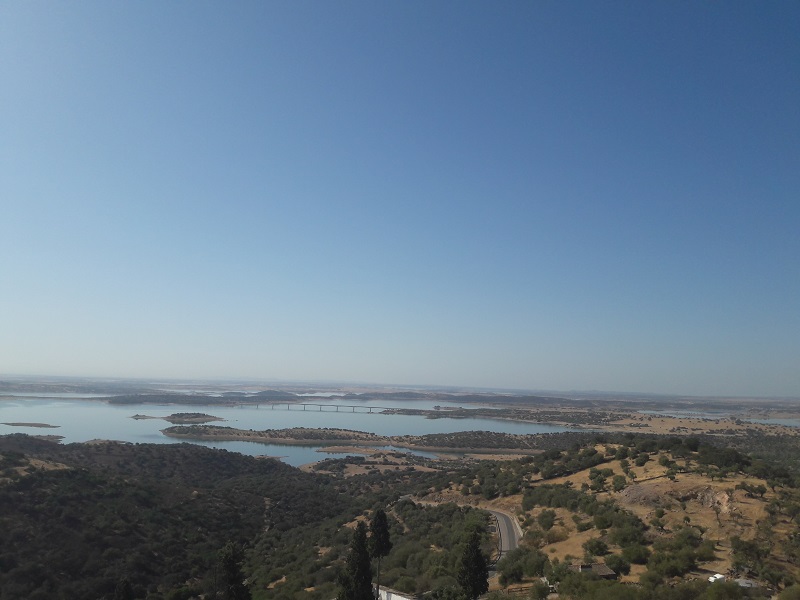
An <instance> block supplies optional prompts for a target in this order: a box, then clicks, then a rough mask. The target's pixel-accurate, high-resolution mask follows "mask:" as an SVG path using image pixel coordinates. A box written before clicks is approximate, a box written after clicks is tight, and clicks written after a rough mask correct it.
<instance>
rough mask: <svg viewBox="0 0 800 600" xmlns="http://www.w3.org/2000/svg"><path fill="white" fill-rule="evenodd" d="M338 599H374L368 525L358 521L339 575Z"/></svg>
mask: <svg viewBox="0 0 800 600" xmlns="http://www.w3.org/2000/svg"><path fill="white" fill-rule="evenodd" d="M336 599H337V600H373V596H372V565H371V564H370V560H369V548H368V547H367V527H366V525H364V523H363V522H362V521H359V522H358V525H357V526H356V530H355V531H354V532H353V539H352V541H351V542H350V553H349V554H348V555H347V563H346V565H345V570H344V571H343V572H342V573H341V575H340V576H339V594H338V595H337V596H336Z"/></svg>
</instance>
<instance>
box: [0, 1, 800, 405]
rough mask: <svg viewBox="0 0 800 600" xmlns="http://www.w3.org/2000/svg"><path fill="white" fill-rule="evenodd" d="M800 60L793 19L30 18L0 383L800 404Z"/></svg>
mask: <svg viewBox="0 0 800 600" xmlns="http://www.w3.org/2000/svg"><path fill="white" fill-rule="evenodd" d="M799 69H800V4H797V3H767V4H743V3H739V4H726V5H722V4H692V3H674V2H655V3H647V4H631V3H603V4H597V3H592V2H575V3H566V4H564V3H531V4H519V3H511V4H499V5H498V4H495V3H488V2H486V3H481V2H460V3H451V2H440V3H432V4H431V3H423V2H414V1H412V2H389V3H383V4H379V5H370V4H364V3H357V2H346V1H345V2H337V3H332V4H324V3H316V4H306V3H293V2H292V3H238V4H233V5H230V4H225V5H222V4H214V3H211V4H198V3H189V2H175V3H171V4H163V3H156V2H153V1H143V2H137V3H123V4H107V3H102V2H91V1H90V2H84V3H72V4H61V5H50V4H37V3H22V2H18V3H4V4H3V5H2V6H0V76H1V77H2V80H3V82H4V86H3V90H2V92H0V137H2V139H3V142H4V143H3V144H2V145H0V163H2V165H3V168H2V170H0V197H2V198H3V201H2V208H3V210H2V218H0V289H2V293H0V314H2V315H3V318H2V327H0V336H2V337H1V338H0V339H1V341H0V369H2V370H3V371H6V372H9V373H10V372H16V373H31V374H33V373H52V374H54V375H64V376H69V375H75V376H84V377H85V376H95V377H115V378H116V377H121V378H130V377H137V378H176V379H200V378H206V379H207V378H212V377H213V378H219V377H225V378H234V379H236V378H252V379H276V380H327V381H366V382H401V383H399V384H394V385H421V386H446V387H466V388H485V389H520V390H633V391H632V392H631V393H642V394H645V393H647V394H665V395H691V396H716V397H719V396H736V397H792V398H794V397H800V310H798V307H800V271H799V270H798V265H800V235H798V231H800V201H798V200H800V111H798V108H797V107H798V106H800V78H798V76H797V73H798V70H799ZM402 382H417V383H405V384H403V383H402ZM384 385H388V384H384Z"/></svg>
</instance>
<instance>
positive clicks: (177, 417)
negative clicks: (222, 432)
mask: <svg viewBox="0 0 800 600" xmlns="http://www.w3.org/2000/svg"><path fill="white" fill-rule="evenodd" d="M131 419H137V420H139V419H163V420H164V421H168V422H170V423H172V424H173V425H199V424H202V423H211V422H212V421H224V420H225V419H223V418H222V417H215V416H213V415H207V414H205V413H174V414H171V415H170V416H168V417H152V416H150V415H138V414H137V415H133V416H132V417H131Z"/></svg>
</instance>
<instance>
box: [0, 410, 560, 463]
mask: <svg viewBox="0 0 800 600" xmlns="http://www.w3.org/2000/svg"><path fill="white" fill-rule="evenodd" d="M82 398H84V399H67V398H64V397H58V398H53V397H44V396H42V395H38V396H37V397H33V396H25V397H23V395H22V394H15V395H14V397H13V398H11V397H10V398H6V399H3V400H0V422H4V423H13V422H25V423H47V424H49V425H58V429H43V428H39V427H11V426H8V425H0V435H2V434H8V433H28V434H31V435H43V434H53V435H61V436H64V439H63V443H71V442H85V441H88V440H93V439H109V440H120V441H125V442H133V443H157V444H166V443H177V441H176V440H175V439H173V438H168V437H166V436H164V435H163V434H162V433H161V430H162V429H164V428H166V427H169V426H170V423H168V422H166V421H163V420H161V419H141V420H138V419H132V418H131V417H132V416H133V415H135V414H143V415H148V416H153V417H166V416H169V415H171V414H173V413H180V412H200V413H205V414H209V415H213V416H215V417H221V418H223V419H225V421H224V422H215V423H213V424H218V425H225V426H229V427H236V428H240V429H255V430H262V429H284V428H289V427H315V428H322V427H335V428H341V429H355V430H358V431H369V432H372V433H376V434H378V435H387V436H388V435H422V434H426V433H455V432H457V431H473V430H475V431H479V430H484V431H498V432H504V433H523V434H524V433H555V432H559V431H568V428H565V427H558V426H553V425H539V424H532V423H515V422H512V421H500V420H494V419H426V418H425V417H422V416H409V415H384V414H381V413H380V412H373V413H367V412H363V411H364V409H365V408H367V407H373V408H379V407H387V406H390V404H387V403H385V402H378V401H361V402H359V401H355V402H354V401H352V400H350V399H348V401H347V402H346V403H347V404H350V405H356V406H358V407H359V408H357V409H356V410H357V411H359V410H360V411H362V412H348V411H352V409H344V408H341V409H340V410H339V412H335V406H334V405H336V404H342V403H343V402H341V401H337V400H335V399H324V398H314V399H313V402H314V403H316V404H320V405H322V406H321V407H311V406H309V407H307V408H306V410H303V408H302V407H298V406H292V407H291V409H290V410H287V407H286V405H285V404H284V405H282V406H281V405H277V406H275V407H274V408H273V407H272V406H271V405H260V406H250V405H245V406H225V407H215V406H193V405H158V404H127V405H114V404H108V403H106V402H104V401H102V400H89V399H86V398H88V396H86V395H84V396H82ZM435 404H438V405H440V406H447V404H446V403H443V402H427V401H407V402H402V403H397V404H394V406H402V407H403V408H417V409H431V408H433V406H434V405H435ZM181 441H183V440H181ZM192 443H197V444H200V445H203V446H208V447H212V448H224V449H226V450H229V451H233V452H241V453H242V454H249V455H252V456H261V455H266V456H278V457H281V459H282V460H284V461H285V462H287V463H289V464H291V465H294V466H297V465H301V464H306V463H310V462H315V461H318V460H321V459H323V458H327V457H337V456H338V457H343V456H346V454H336V453H321V452H317V449H318V447H315V446H311V447H305V446H281V445H274V444H259V443H254V442H217V441H214V442H211V441H198V442H192ZM416 454H421V455H430V454H429V453H422V452H420V453H416Z"/></svg>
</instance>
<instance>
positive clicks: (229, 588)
mask: <svg viewBox="0 0 800 600" xmlns="http://www.w3.org/2000/svg"><path fill="white" fill-rule="evenodd" d="M218 558H219V566H220V575H221V578H222V597H223V598H225V599H226V600H250V599H251V596H250V590H249V589H247V586H246V585H245V584H244V574H243V573H242V563H243V562H244V550H242V547H241V546H239V545H238V544H234V543H233V542H229V543H228V544H226V545H225V547H224V548H223V549H222V550H220V552H219V556H218Z"/></svg>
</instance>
